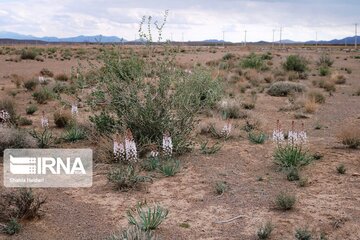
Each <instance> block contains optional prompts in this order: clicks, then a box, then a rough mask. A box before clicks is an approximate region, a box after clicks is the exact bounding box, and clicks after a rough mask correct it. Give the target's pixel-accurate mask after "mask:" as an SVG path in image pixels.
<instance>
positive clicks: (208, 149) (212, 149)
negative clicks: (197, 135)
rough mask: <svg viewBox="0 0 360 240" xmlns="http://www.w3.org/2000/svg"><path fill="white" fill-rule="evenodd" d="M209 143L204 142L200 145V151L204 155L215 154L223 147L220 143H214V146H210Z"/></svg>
mask: <svg viewBox="0 0 360 240" xmlns="http://www.w3.org/2000/svg"><path fill="white" fill-rule="evenodd" d="M208 144H209V141H206V142H203V143H201V144H200V151H201V153H202V154H214V153H217V152H218V151H219V150H220V149H221V147H222V145H221V144H220V143H219V142H216V143H214V144H213V145H211V146H210V145H208Z"/></svg>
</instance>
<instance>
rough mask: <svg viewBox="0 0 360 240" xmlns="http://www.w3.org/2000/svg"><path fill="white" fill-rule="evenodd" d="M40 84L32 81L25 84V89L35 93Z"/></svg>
mask: <svg viewBox="0 0 360 240" xmlns="http://www.w3.org/2000/svg"><path fill="white" fill-rule="evenodd" d="M38 84H39V82H38V81H37V80H35V79H30V80H27V81H25V82H24V87H25V88H26V89H27V90H29V91H33V90H35V88H36V86H37V85H38Z"/></svg>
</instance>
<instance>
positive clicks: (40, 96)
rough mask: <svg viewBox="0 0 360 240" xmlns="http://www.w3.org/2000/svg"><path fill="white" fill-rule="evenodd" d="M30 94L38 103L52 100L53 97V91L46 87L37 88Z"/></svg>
mask: <svg viewBox="0 0 360 240" xmlns="http://www.w3.org/2000/svg"><path fill="white" fill-rule="evenodd" d="M32 96H33V97H34V99H35V100H36V102H37V103H39V104H45V103H47V102H48V101H49V100H52V99H53V98H54V94H53V92H52V91H51V90H50V89H48V88H46V87H43V88H41V89H39V90H37V91H36V92H34V93H33V95H32Z"/></svg>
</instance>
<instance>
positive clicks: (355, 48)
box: [355, 23, 357, 49]
mask: <svg viewBox="0 0 360 240" xmlns="http://www.w3.org/2000/svg"><path fill="white" fill-rule="evenodd" d="M355 49H357V23H355Z"/></svg>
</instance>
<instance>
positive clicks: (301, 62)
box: [283, 55, 308, 73]
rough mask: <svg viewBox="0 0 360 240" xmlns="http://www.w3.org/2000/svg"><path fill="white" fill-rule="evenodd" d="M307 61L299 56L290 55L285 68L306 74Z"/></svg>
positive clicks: (284, 65)
mask: <svg viewBox="0 0 360 240" xmlns="http://www.w3.org/2000/svg"><path fill="white" fill-rule="evenodd" d="M307 64H308V63H307V61H306V59H305V58H303V57H301V56H299V55H290V56H288V57H287V58H286V61H285V62H284V64H283V67H284V69H285V70H287V71H295V72H299V73H302V72H305V71H306V70H307Z"/></svg>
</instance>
